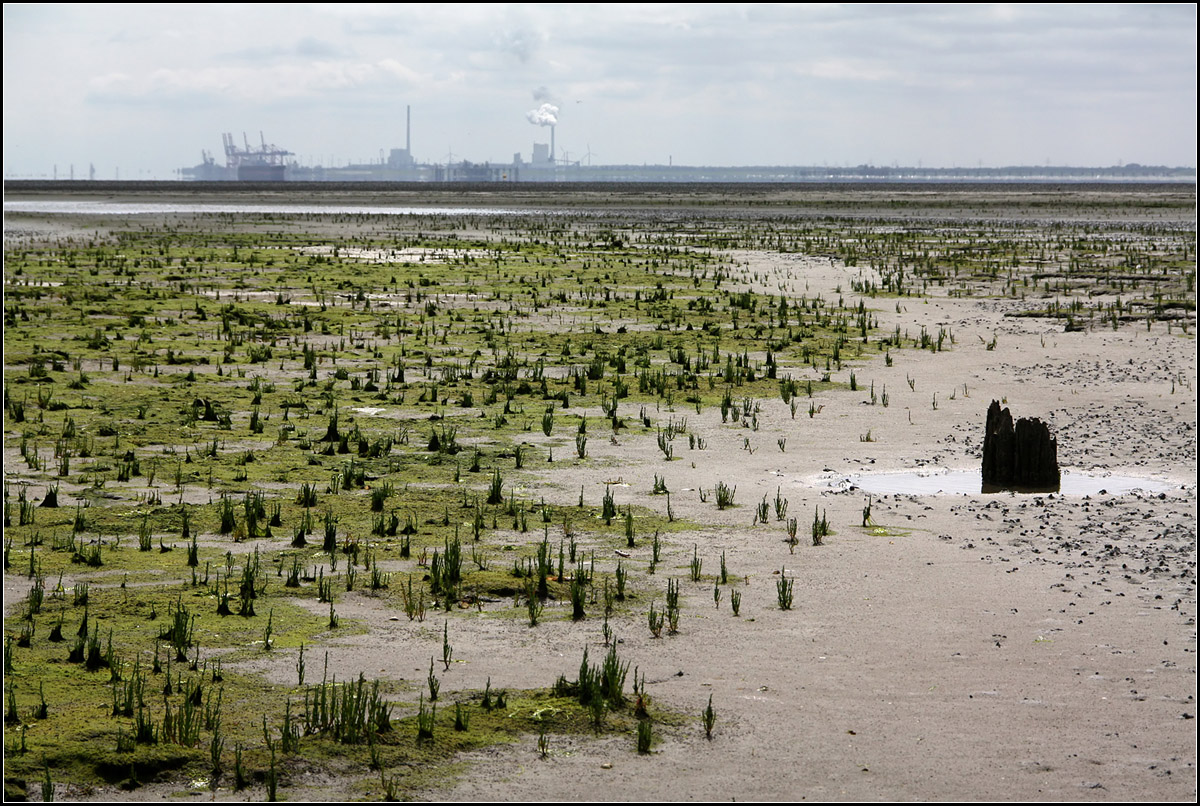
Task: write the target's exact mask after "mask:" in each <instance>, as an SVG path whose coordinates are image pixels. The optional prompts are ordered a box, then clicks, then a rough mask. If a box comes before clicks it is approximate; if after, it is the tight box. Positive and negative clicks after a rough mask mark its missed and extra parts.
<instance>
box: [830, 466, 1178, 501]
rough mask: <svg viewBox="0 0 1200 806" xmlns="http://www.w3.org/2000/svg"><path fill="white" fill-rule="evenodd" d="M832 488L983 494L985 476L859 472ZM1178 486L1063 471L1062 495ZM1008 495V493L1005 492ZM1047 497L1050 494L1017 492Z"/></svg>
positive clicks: (882, 492) (887, 492)
mask: <svg viewBox="0 0 1200 806" xmlns="http://www.w3.org/2000/svg"><path fill="white" fill-rule="evenodd" d="M830 486H832V487H835V488H837V489H841V490H848V489H850V488H852V487H853V488H857V489H859V490H862V491H863V492H866V493H872V494H874V495H983V494H984V493H982V492H981V490H982V489H983V474H982V472H981V471H978V470H910V471H903V472H899V473H859V474H854V475H850V476H839V477H837V478H834V479H833V480H831V481H830ZM1174 487H1175V485H1173V484H1171V483H1170V482H1166V481H1158V480H1155V479H1146V478H1138V477H1136V476H1115V475H1099V474H1092V473H1084V472H1082V471H1071V470H1063V471H1062V488H1061V489H1060V490H1059V494H1060V495H1128V494H1129V493H1131V492H1133V491H1135V490H1138V491H1141V492H1144V493H1160V492H1166V491H1168V490H1171V489H1173V488H1174ZM1005 492H1007V491H1005ZM1017 494H1018V495H1047V493H1017Z"/></svg>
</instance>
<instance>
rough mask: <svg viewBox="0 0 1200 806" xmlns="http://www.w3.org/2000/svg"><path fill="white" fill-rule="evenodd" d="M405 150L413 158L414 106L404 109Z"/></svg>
mask: <svg viewBox="0 0 1200 806" xmlns="http://www.w3.org/2000/svg"><path fill="white" fill-rule="evenodd" d="M404 150H405V151H407V152H408V156H409V157H412V106H406V107H404Z"/></svg>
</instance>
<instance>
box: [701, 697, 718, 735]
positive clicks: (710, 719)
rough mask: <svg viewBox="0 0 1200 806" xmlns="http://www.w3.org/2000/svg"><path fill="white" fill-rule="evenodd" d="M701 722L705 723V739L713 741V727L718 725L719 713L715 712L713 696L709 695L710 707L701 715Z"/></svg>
mask: <svg viewBox="0 0 1200 806" xmlns="http://www.w3.org/2000/svg"><path fill="white" fill-rule="evenodd" d="M700 721H701V722H703V723H704V738H706V739H708V740H709V741H712V732H713V726H714V725H716V724H717V712H716V711H714V710H713V706H712V695H711V694H709V695H708V706H707V707H706V708H705V709H704V711H703V712H701V714H700Z"/></svg>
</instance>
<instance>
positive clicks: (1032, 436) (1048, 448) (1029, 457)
mask: <svg viewBox="0 0 1200 806" xmlns="http://www.w3.org/2000/svg"><path fill="white" fill-rule="evenodd" d="M1061 483H1062V476H1061V474H1060V472H1059V469H1058V443H1057V442H1056V441H1055V439H1054V437H1052V436H1050V428H1049V426H1047V425H1046V424H1045V423H1043V422H1042V421H1041V420H1038V419H1036V418H1033V419H1029V418H1024V417H1023V418H1021V419H1020V420H1017V422H1016V424H1015V425H1014V424H1013V419H1012V414H1011V413H1010V412H1009V410H1008V409H1007V408H1005V409H1001V408H1000V403H999V402H998V401H995V400H993V401H992V405H991V406H989V407H988V413H987V431H986V433H985V434H984V437H983V492H985V493H996V492H1002V491H1004V490H1015V491H1017V492H1050V493H1056V492H1058V490H1059V488H1060V486H1061Z"/></svg>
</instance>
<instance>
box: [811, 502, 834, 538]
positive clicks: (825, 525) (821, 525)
mask: <svg viewBox="0 0 1200 806" xmlns="http://www.w3.org/2000/svg"><path fill="white" fill-rule="evenodd" d="M829 535H830V531H829V521H828V520H827V519H826V517H825V515H824V514H822V513H821V510H820V508H819V507H818V508H817V509H816V510H815V511H814V512H813V522H812V544H813V545H814V546H820V545H823V544H824V543H825V538H826V537H828V536H829Z"/></svg>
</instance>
